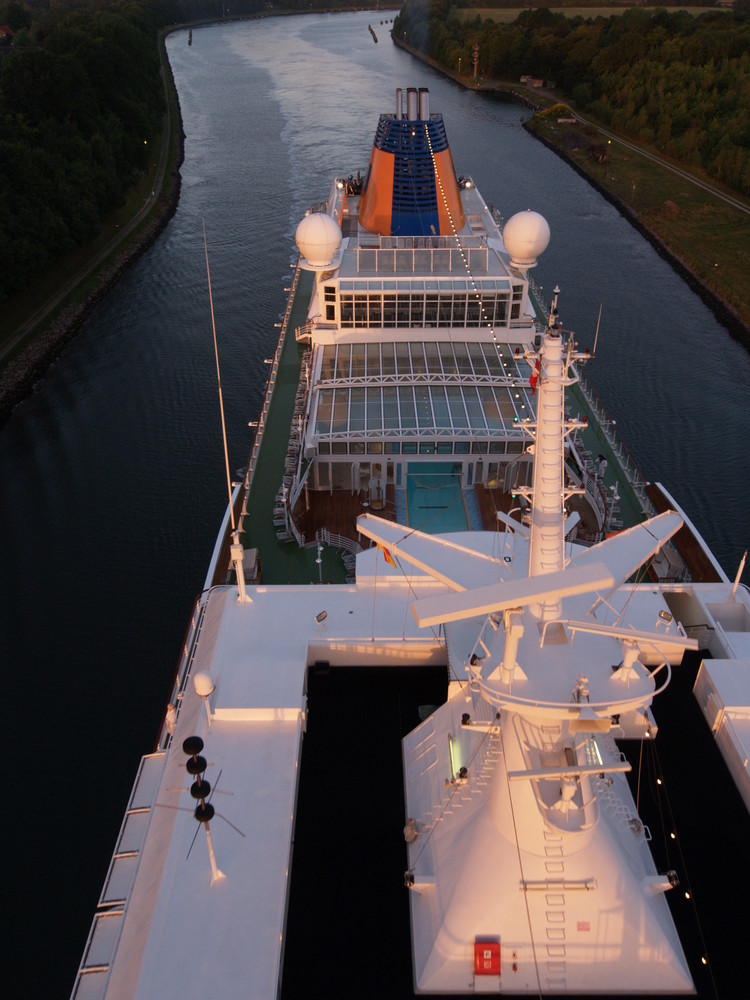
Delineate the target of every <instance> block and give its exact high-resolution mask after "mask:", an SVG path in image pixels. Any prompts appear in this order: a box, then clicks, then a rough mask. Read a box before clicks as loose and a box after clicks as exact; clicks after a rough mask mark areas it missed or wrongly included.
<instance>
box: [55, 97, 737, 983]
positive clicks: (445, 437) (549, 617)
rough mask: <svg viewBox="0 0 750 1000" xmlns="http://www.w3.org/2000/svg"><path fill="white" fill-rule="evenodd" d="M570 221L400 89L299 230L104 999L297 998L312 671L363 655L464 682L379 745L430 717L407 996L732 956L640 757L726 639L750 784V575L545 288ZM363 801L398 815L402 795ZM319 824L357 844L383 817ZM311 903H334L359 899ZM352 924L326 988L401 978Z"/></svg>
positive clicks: (114, 919) (355, 874)
mask: <svg viewBox="0 0 750 1000" xmlns="http://www.w3.org/2000/svg"><path fill="white" fill-rule="evenodd" d="M549 239H550V230H549V226H548V224H547V222H546V221H545V219H544V218H543V217H542V216H541V215H539V214H538V213H536V212H534V211H531V210H522V211H520V212H517V213H516V214H514V215H513V216H511V217H510V218H508V219H507V220H504V219H503V218H502V217H501V215H500V214H499V211H498V210H497V209H496V207H495V206H493V205H488V204H487V203H486V202H485V201H484V200H483V198H482V196H481V194H480V192H479V191H478V190H477V188H476V186H475V184H474V182H473V181H472V178H471V177H470V175H468V174H459V173H457V172H456V169H455V167H454V164H453V159H452V155H451V150H450V147H449V144H448V138H447V133H446V127H445V123H444V122H443V119H442V116H441V115H440V114H436V113H434V112H433V111H432V110H431V109H430V101H429V93H428V91H427V90H424V89H420V90H417V89H407V90H405V91H403V90H400V89H399V90H397V92H396V101H395V108H394V109H393V110H392V111H391V112H389V113H385V114H382V115H381V116H380V120H379V122H378V124H377V130H376V134H375V139H374V143H373V149H372V154H371V158H370V162H369V165H367V166H366V168H364V165H363V166H361V167H360V169H359V171H356V170H353V171H351V172H349V170H348V169H345V170H343V171H342V173H341V174H340V175H339V176H337V177H336V178H334V179H333V183H332V187H331V191H330V194H329V196H328V199H327V201H326V202H325V203H323V204H320V205H315V206H313V207H312V208H311V209H310V211H309V212H308V213H307V214H306V216H305V217H304V218H303V219H302V221H301V222H300V224H299V226H298V228H297V233H296V243H297V248H298V252H299V256H298V259H297V261H296V264H295V268H294V275H293V281H292V284H291V286H290V289H289V301H288V305H287V309H286V312H285V314H284V319H283V322H282V324H281V335H280V338H279V343H278V347H277V350H276V353H275V356H274V358H273V359H269V382H268V389H267V393H266V397H265V400H264V404H263V408H262V412H261V413H260V414H259V417H258V421H257V430H256V436H255V441H254V445H253V450H252V453H251V455H250V458H249V463H248V466H247V468H246V469H245V470H243V471H242V475H241V481H238V482H234V483H232V482H231V474H230V470H229V469H228V470H227V478H228V492H229V496H228V505H227V513H226V517H225V519H224V523H223V524H222V526H221V530H220V532H219V536H218V539H217V543H216V547H215V550H214V554H213V558H212V561H211V565H210V567H209V571H208V574H207V578H206V581H205V586H204V589H203V591H202V593H201V595H200V597H199V599H198V601H197V603H196V606H195V609H194V613H193V617H192V620H191V622H190V624H189V628H188V632H187V635H186V639H185V644H184V649H183V653H182V657H181V659H180V662H179V664H178V668H177V673H176V678H175V685H174V691H173V694H172V698H171V700H170V703H169V705H168V706H167V709H166V714H165V719H164V724H163V727H162V730H161V732H160V734H159V737H158V741H157V744H156V747H155V749H154V750H153V752H152V753H149V754H147V755H146V756H144V757H143V759H142V762H141V765H140V768H139V770H138V774H137V776H136V779H135V783H134V786H133V790H132V794H131V798H130V802H129V805H128V809H127V812H126V815H125V817H124V819H123V823H122V827H121V830H120V834H119V837H118V840H117V843H116V845H115V849H114V854H113V857H112V861H111V865H110V868H109V872H108V874H107V878H106V880H105V884H104V886H103V889H102V893H101V897H100V900H99V905H98V908H97V911H96V914H95V915H94V919H93V923H92V926H91V931H90V934H89V937H88V940H87V942H86V945H85V949H84V953H83V958H82V961H81V965H80V968H79V971H78V975H77V977H76V981H75V984H74V987H73V993H72V996H73V997H74V998H76V1000H81V998H85V1000H92V998H107V1000H114V998H128V1000H131V998H139V1000H146V998H149V1000H150V998H154V1000H155V998H157V997H158V998H159V1000H167V998H178V997H179V998H181V1000H182V998H184V997H186V996H204V995H209V996H214V997H222V998H230V997H231V998H234V997H252V998H259V1000H260V998H263V1000H269V998H274V997H277V996H281V995H282V992H283V990H284V989H285V983H284V975H285V973H284V970H285V949H286V948H287V939H288V936H289V934H288V929H289V923H290V900H293V897H294V894H295V890H294V886H295V878H296V877H297V867H298V865H297V863H298V852H299V851H300V849H301V848H303V845H302V844H301V843H300V838H301V836H302V832H301V831H302V825H301V824H300V826H299V828H298V827H297V819H298V801H299V800H298V794H299V787H300V775H302V780H304V779H305V762H306V754H305V735H306V732H307V730H308V726H309V727H310V732H311V734H312V728H313V727H314V725H315V711H314V709H313V710H312V712H311V713H309V712H308V690H309V687H308V685H309V678H310V677H311V676H312V674H315V676H327V675H330V674H335V673H336V671H337V670H344V669H345V668H351V667H356V668H360V669H365V668H366V669H367V670H369V671H376V672H377V676H380V677H382V678H383V679H384V683H385V678H386V676H388V675H389V674H392V673H393V672H398V671H405V670H412V671H413V670H425V671H428V670H430V671H438V672H439V673H440V674H441V675H442V677H443V678H444V688H445V697H444V699H443V701H442V703H441V704H431V705H421V706H420V708H419V713H418V714H416V715H415V718H414V719H413V720H412V721H410V722H409V724H408V731H406V733H405V734H399V735H395V736H394V735H393V734H392V733H391V731H390V729H384V730H383V732H382V733H372V732H371V733H369V734H363V735H369V736H370V738H371V742H372V747H371V749H368V750H367V751H357V752H362V753H366V754H367V755H368V756H374V757H378V756H379V755H381V754H383V755H385V754H386V751H389V752H390V751H392V750H393V749H395V744H396V743H397V742H398V741H399V739H400V735H403V741H402V743H401V747H400V753H401V755H402V762H403V812H402V814H401V815H400V817H399V820H398V823H397V824H396V825H395V828H394V829H392V830H390V831H389V833H388V835H387V839H389V840H390V839H392V838H394V837H397V838H399V840H400V843H401V850H402V862H401V864H400V866H385V865H384V866H382V868H378V866H377V863H376V861H373V862H371V865H374V866H375V868H376V869H377V871H378V872H379V873H380V874H379V875H378V877H379V878H383V879H386V880H390V882H392V883H394V884H398V886H399V891H400V892H402V893H403V894H404V898H408V908H409V930H408V931H407V932H406V933H407V935H408V936H409V954H410V967H411V977H410V992H411V993H413V994H414V995H420V994H426V995H433V994H434V995H449V996H454V995H465V994H470V993H495V994H508V995H533V996H546V995H588V996H605V995H607V996H608V995H621V996H631V995H654V996H674V995H691V994H694V993H695V992H697V991H698V992H700V991H701V990H702V989H703V986H702V983H698V982H697V979H696V977H697V976H700V975H701V966H703V967H704V968H706V967H708V968H709V975H710V956H708V955H706V954H705V953H703V952H701V951H700V950H699V952H698V954H697V957H696V956H694V955H691V956H688V955H687V954H686V946H685V945H684V944H683V942H682V941H681V933H680V931H679V929H678V928H677V927H676V925H675V917H674V914H673V912H672V910H671V909H670V905H669V897H670V895H674V894H675V893H679V894H682V895H683V896H684V897H687V898H688V899H689V896H690V893H689V892H686V891H685V887H684V886H685V884H684V882H683V884H682V885H681V879H682V878H684V874H683V873H682V872H681V871H680V870H679V869H678V868H674V867H666V866H664V865H662V864H661V863H657V859H656V858H655V857H654V853H652V844H651V840H652V831H651V829H650V827H649V825H648V823H647V822H646V821H645V819H644V817H643V816H642V815H641V814H640V813H639V809H638V808H637V806H636V801H635V798H638V799H640V775H639V774H636V773H635V772H636V770H639V757H640V755H642V754H643V748H644V747H648V746H649V745H656V746H658V745H659V743H660V741H668V740H670V738H671V736H670V733H669V732H667V731H664V732H660V731H659V724H658V722H657V717H658V714H659V713H658V711H656V712H655V711H652V709H653V708H654V706H655V705H658V702H659V699H660V698H662V697H665V696H666V694H665V692H667V691H668V688H669V686H670V681H672V679H673V677H674V676H676V675H677V674H678V673H679V671H680V670H681V669H682V665H683V664H684V662H685V660H686V658H687V657H693V658H698V659H699V661H700V669H699V671H698V675H697V679H696V682H695V696H696V698H697V699H698V703H699V705H700V708H701V710H702V712H703V715H704V716H705V723H704V722H701V725H702V726H704V728H705V733H706V734H709V733H711V732H712V733H713V736H714V738H715V743H716V744H717V745H718V746H719V748H720V749H721V752H722V754H723V760H724V762H725V763H724V764H723V765H722V766H723V767H724V768H725V769H726V772H727V774H728V775H730V776H731V779H732V781H733V785H732V793H733V794H735V793H736V794H737V796H738V798H741V800H742V801H743V802H744V805H745V808H750V779H749V777H748V766H747V759H748V748H749V747H750V730H749V729H748V721H747V714H748V713H747V705H748V704H750V690H749V686H750V684H749V682H750V598H749V596H748V592H747V590H746V588H745V587H744V586H742V585H741V583H740V575H741V568H740V570H739V571H738V572H737V574H736V576H735V577H734V578H733V579H730V578H729V577H728V576H727V575H726V574H725V572H724V571H723V570H722V568H721V567H720V566H719V565H718V564H717V562H716V560H715V559H714V558H713V556H712V555H711V553H710V552H709V551H708V549H707V547H706V545H705V544H704V543H703V541H702V540H701V538H700V536H699V534H698V532H697V531H696V530H695V528H694V527H693V526H692V525H691V524H690V522H689V520H688V519H687V518H686V516H685V515H684V513H682V512H681V511H680V508H679V507H678V505H677V504H676V502H675V501H674V500H673V498H672V497H670V496H669V495H668V494H667V493H666V492H665V491H664V490H663V489H661V488H660V487H659V486H658V485H656V484H648V483H645V482H643V481H642V479H641V478H640V476H639V475H638V472H637V469H636V468H635V466H634V464H633V462H632V460H631V459H630V457H629V455H628V453H627V451H626V450H625V449H624V448H623V446H622V445H621V444H620V442H619V441H618V440H617V439H616V437H615V436H614V431H613V428H612V425H611V422H610V421H609V420H608V419H607V417H606V413H604V411H603V410H602V408H601V405H600V404H599V403H598V401H597V400H596V398H595V396H594V395H593V394H592V392H591V390H590V389H589V388H588V387H587V384H586V382H585V379H584V376H583V369H584V368H585V366H586V364H587V363H588V362H589V361H590V360H591V358H592V352H591V351H589V350H584V349H581V348H580V347H579V345H578V343H577V341H576V337H575V335H574V334H573V333H571V332H570V331H567V330H565V328H564V326H563V324H562V321H561V318H560V317H561V313H562V311H563V308H564V302H565V295H564V293H563V292H562V291H560V290H558V289H555V291H554V295H553V299H552V302H551V303H550V304H549V305H543V304H542V302H541V295H540V293H539V291H538V289H537V288H536V286H535V284H534V282H533V279H532V272H533V269H534V267H535V266H536V264H537V261H538V259H539V258H540V256H541V255H542V254H543V253H544V251H545V249H546V247H547V245H548V242H549ZM593 353H594V354H595V348H594V352H593ZM345 712H346V714H347V715H348V716H349V717H351V718H353V719H354V720H355V723H356V719H357V716H358V713H360V712H361V706H360V705H358V704H357V703H356V702H355V703H353V704H349V705H347V706H346V707H345ZM308 716H309V718H308ZM335 735H336V734H335V733H334V734H333V738H334V739H335ZM389 739H392V740H394V745H393V746H389V747H388V748H386V747H385V746H383V743H384V742H385V741H387V740H389ZM712 745H713V743H712ZM633 747H636V748H639V749H637V750H636V752H635V753H633V752H629V753H626V752H625V750H626V749H628V750H630V751H632V749H633ZM339 753H340V755H341V756H350V755H353V754H355V750H354V748H353V747H352V746H351V745H350V744H349V743H347V742H345V741H344V740H343V739H342V743H341V746H340V747H339ZM316 780H317V781H319V782H320V783H321V785H322V783H324V782H325V783H335V782H336V781H337V776H336V773H335V771H334V773H327V774H325V775H320V776H318V777H317V778H316ZM658 783H659V784H661V778H659V779H658ZM354 784H357V782H356V781H355V782H354V783H353V785H354ZM342 794H343V795H344V798H345V799H346V797H347V796H350V797H351V800H352V802H353V801H354V799H355V798H356V796H357V795H364V796H365V801H366V802H367V809H368V813H369V816H373V815H374V814H375V813H377V812H378V809H379V806H378V803H379V799H380V797H381V795H382V796H384V795H385V794H386V790H385V789H382V788H381V787H379V783H378V782H374V783H370V782H369V781H368V783H367V787H365V788H363V789H355V788H354V787H345V788H344V789H343V791H342ZM396 794H397V795H399V796H400V794H401V792H400V790H397V791H396ZM634 795H635V798H634ZM321 808H322V807H321ZM743 816H744V818H746V813H745V812H744V811H743ZM352 817H354V818H352ZM322 822H323V825H324V829H325V830H326V832H327V837H328V839H330V840H331V841H333V842H341V844H342V847H341V850H342V858H343V850H344V848H343V843H344V842H345V841H348V840H351V839H356V838H357V837H358V836H359V833H358V830H357V823H358V822H359V823H362V822H363V820H362V818H361V816H359V815H358V814H356V813H352V814H349V813H348V812H346V813H342V814H334V813H327V814H326V815H324V816H323V817H322ZM364 822H368V823H369V822H370V819H369V818H368V819H366V820H364ZM297 834H299V837H298V836H297ZM385 839H386V838H385V837H384V842H385ZM293 861H294V867H293V864H292V862H293ZM313 863H314V862H313ZM340 879H341V880H342V881H345V882H349V883H352V886H353V890H352V895H351V900H352V902H351V903H350V904H349V905H350V906H351V909H350V910H349V911H348V913H347V917H348V919H349V920H350V922H352V923H353V924H357V923H358V922H359V921H360V919H361V915H362V914H363V913H364V911H365V910H367V909H368V908H370V907H371V906H372V905H373V904H372V902H371V900H370V899H369V897H368V896H367V894H366V893H365V892H363V891H359V892H358V891H357V888H356V887H357V885H358V883H359V882H360V880H362V884H369V882H370V881H371V879H369V880H368V878H366V877H365V873H364V872H361V871H358V870H351V867H350V866H349V865H347V864H346V863H344V862H343V861H342V865H341V871H340ZM303 905H304V906H306V909H305V918H304V920H306V921H307V922H308V923H309V924H310V925H312V924H314V923H315V922H316V921H318V920H319V919H320V920H322V919H324V912H325V909H326V907H327V906H328V900H327V898H325V893H324V892H320V893H318V894H316V895H315V897H314V898H309V899H308V900H307V901H306V903H304V904H303ZM293 906H294V904H293V902H292V908H293ZM384 919H385V921H386V922H388V924H389V925H390V923H391V919H390V917H386V918H384ZM303 923H304V921H303ZM329 944H330V954H327V955H326V956H324V957H323V958H322V959H320V956H319V959H320V960H322V962H323V963H324V964H328V965H329V967H330V969H331V970H332V973H331V979H330V984H331V985H330V986H329V988H328V989H327V991H326V995H329V996H339V995H341V996H343V995H347V996H376V995H377V996H383V995H387V994H385V993H383V992H382V990H380V989H379V988H378V989H377V990H376V988H375V987H374V986H373V985H372V982H371V980H370V979H369V978H368V967H372V966H373V965H374V964H375V963H377V964H378V965H382V964H383V963H386V964H387V962H388V956H387V954H384V948H385V946H384V945H383V942H382V941H379V940H374V939H373V938H372V937H369V936H366V935H363V939H362V941H361V955H359V956H358V963H359V969H360V973H359V974H360V977H361V978H360V979H359V980H358V981H350V982H349V985H348V987H347V988H346V991H344V987H338V986H337V987H334V985H333V983H334V982H340V980H336V978H335V975H334V973H333V970H335V968H336V967H337V965H338V963H339V961H340V956H339V955H338V954H337V947H338V942H337V941H336V940H330V941H329ZM288 958H289V956H287V959H288ZM297 961H298V959H297ZM696 970H697V971H696ZM301 975H302V981H304V972H302V973H301ZM286 988H287V995H292V993H294V995H318V994H317V992H315V991H314V990H312V991H311V992H306V991H304V990H303V991H302V992H300V990H296V992H295V991H291V992H290V991H289V987H288V985H287V986H286ZM311 989H312V988H311ZM389 995H392V996H396V995H401V994H399V993H397V992H396V991H395V990H394V991H393V992H392V993H391V994H389Z"/></svg>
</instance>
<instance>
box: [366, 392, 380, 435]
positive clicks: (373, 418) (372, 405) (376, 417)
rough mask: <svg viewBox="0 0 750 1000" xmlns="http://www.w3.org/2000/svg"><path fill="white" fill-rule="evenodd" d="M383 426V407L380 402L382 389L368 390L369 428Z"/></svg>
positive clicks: (376, 428)
mask: <svg viewBox="0 0 750 1000" xmlns="http://www.w3.org/2000/svg"><path fill="white" fill-rule="evenodd" d="M382 426H383V409H382V406H381V404H380V389H368V390H367V430H368V431H374V430H380V429H381V428H382Z"/></svg>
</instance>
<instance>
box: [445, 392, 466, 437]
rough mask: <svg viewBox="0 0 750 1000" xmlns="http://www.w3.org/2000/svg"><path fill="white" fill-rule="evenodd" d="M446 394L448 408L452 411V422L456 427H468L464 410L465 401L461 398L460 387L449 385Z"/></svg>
mask: <svg viewBox="0 0 750 1000" xmlns="http://www.w3.org/2000/svg"><path fill="white" fill-rule="evenodd" d="M445 391H446V393H447V395H448V406H449V408H450V411H451V421H452V423H453V426H454V427H468V426H469V421H468V420H467V418H466V411H465V410H464V401H463V398H462V396H461V390H460V388H459V387H458V386H454V385H449V386H446V390H445Z"/></svg>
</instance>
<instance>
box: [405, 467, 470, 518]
mask: <svg viewBox="0 0 750 1000" xmlns="http://www.w3.org/2000/svg"><path fill="white" fill-rule="evenodd" d="M406 507H407V514H408V518H409V527H411V528H418V529H419V530H420V531H426V532H427V533H428V534H430V535H437V534H440V533H441V532H446V531H466V530H467V527H468V525H467V523H466V508H465V506H464V500H463V495H462V493H461V473H460V471H459V467H456V469H454V466H453V462H425V463H421V462H410V463H409V468H408V471H407V474H406Z"/></svg>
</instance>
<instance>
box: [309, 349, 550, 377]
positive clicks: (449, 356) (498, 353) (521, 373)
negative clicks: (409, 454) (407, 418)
mask: <svg viewBox="0 0 750 1000" xmlns="http://www.w3.org/2000/svg"><path fill="white" fill-rule="evenodd" d="M428 372H429V373H430V374H433V375H466V376H470V377H478V378H486V377H487V376H488V375H489V376H491V377H493V378H508V379H522V380H523V381H524V382H525V381H526V380H527V379H528V377H529V375H530V373H531V369H530V367H529V365H528V364H527V362H526V361H525V360H524V359H523V357H521V356H519V357H516V355H515V354H514V351H513V349H512V348H511V347H510V345H509V344H496V343H482V344H480V343H477V342H472V343H464V342H461V341H458V342H456V343H452V342H450V341H447V342H440V343H437V342H435V341H427V342H412V343H405V342H403V341H400V342H393V341H388V342H380V341H376V342H374V343H369V344H339V345H335V344H328V345H326V346H325V347H324V348H323V359H322V363H321V369H320V378H321V379H324V380H326V381H327V380H329V379H334V378H337V379H350V378H380V377H382V376H384V375H387V376H392V375H395V376H398V377H404V378H410V377H412V376H414V375H424V374H427V373H428Z"/></svg>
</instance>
